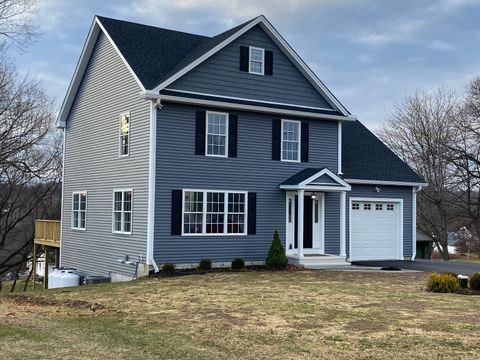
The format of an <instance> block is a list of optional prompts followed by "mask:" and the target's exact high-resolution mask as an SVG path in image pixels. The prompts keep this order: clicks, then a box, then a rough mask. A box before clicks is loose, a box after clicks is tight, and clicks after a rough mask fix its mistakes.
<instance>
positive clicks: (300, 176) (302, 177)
mask: <svg viewBox="0 0 480 360" xmlns="http://www.w3.org/2000/svg"><path fill="white" fill-rule="evenodd" d="M280 189H283V190H313V191H350V190H351V187H350V185H349V184H347V183H346V182H345V181H343V180H342V179H341V178H339V177H338V176H337V175H335V174H334V173H333V172H331V171H330V170H329V169H328V168H323V169H318V168H306V169H303V170H302V171H300V172H298V173H296V174H295V175H293V176H291V177H289V178H288V179H287V180H285V181H284V182H282V183H281V184H280Z"/></svg>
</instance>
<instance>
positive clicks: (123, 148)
mask: <svg viewBox="0 0 480 360" xmlns="http://www.w3.org/2000/svg"><path fill="white" fill-rule="evenodd" d="M129 154H130V114H129V113H124V114H121V115H120V156H127V155H129Z"/></svg>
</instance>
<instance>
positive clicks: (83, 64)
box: [57, 16, 145, 128]
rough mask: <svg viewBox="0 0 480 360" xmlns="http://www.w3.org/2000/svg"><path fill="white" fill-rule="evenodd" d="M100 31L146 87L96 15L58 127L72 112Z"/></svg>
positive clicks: (68, 91)
mask: <svg viewBox="0 0 480 360" xmlns="http://www.w3.org/2000/svg"><path fill="white" fill-rule="evenodd" d="M100 31H103V33H104V34H105V36H106V37H107V39H108V41H109V42H110V44H111V45H112V46H113V48H114V49H115V51H116V52H117V54H118V56H120V59H122V61H123V63H124V64H125V66H126V67H127V69H128V71H129V72H130V73H131V74H132V76H133V78H134V79H135V81H136V82H137V84H138V86H139V87H140V89H141V90H142V91H145V87H144V86H143V84H142V83H141V82H140V79H139V78H138V76H137V75H136V74H135V72H134V71H133V70H132V68H131V67H130V65H129V64H128V62H127V61H126V60H125V58H124V57H123V55H122V53H121V52H120V50H119V49H118V47H117V45H116V44H115V43H114V42H113V40H112V38H111V37H110V35H109V34H108V32H107V31H106V30H105V28H104V27H103V25H102V23H101V22H100V20H99V19H98V18H97V17H96V16H95V18H94V20H93V22H92V25H91V26H90V30H89V32H88V36H87V39H86V40H85V44H84V45H83V49H82V52H81V54H80V58H79V60H78V62H77V66H76V67H75V71H74V73H73V76H72V79H71V81H70V85H69V86H68V90H67V93H66V95H65V98H64V99H63V103H62V107H61V108H60V112H59V113H58V116H57V127H60V128H63V127H65V122H66V120H67V116H68V113H69V112H70V108H71V106H72V104H73V101H74V99H75V96H76V95H77V91H78V88H79V87H80V83H81V82H82V78H83V74H84V73H85V70H86V68H87V65H88V62H89V60H90V56H91V55H92V52H93V49H94V47H95V44H96V42H97V37H98V34H99V33H100Z"/></svg>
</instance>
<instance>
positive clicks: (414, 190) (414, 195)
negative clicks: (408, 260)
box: [412, 186, 422, 261]
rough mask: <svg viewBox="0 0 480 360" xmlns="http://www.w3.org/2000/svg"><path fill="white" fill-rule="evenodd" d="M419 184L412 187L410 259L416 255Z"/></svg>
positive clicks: (413, 258)
mask: <svg viewBox="0 0 480 360" xmlns="http://www.w3.org/2000/svg"><path fill="white" fill-rule="evenodd" d="M421 189H422V187H421V186H418V187H415V186H414V187H412V261H413V260H415V257H416V256H417V192H418V191H420V190H421Z"/></svg>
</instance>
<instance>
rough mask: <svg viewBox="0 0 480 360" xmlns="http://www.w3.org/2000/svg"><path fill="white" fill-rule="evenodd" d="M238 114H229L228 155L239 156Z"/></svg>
mask: <svg viewBox="0 0 480 360" xmlns="http://www.w3.org/2000/svg"><path fill="white" fill-rule="evenodd" d="M237 123H238V117H237V115H232V114H230V115H229V116H228V157H237V127H238V125H237Z"/></svg>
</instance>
